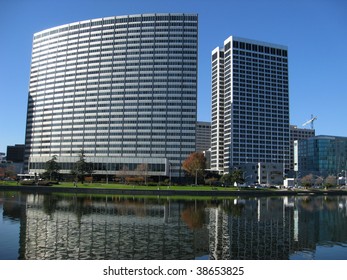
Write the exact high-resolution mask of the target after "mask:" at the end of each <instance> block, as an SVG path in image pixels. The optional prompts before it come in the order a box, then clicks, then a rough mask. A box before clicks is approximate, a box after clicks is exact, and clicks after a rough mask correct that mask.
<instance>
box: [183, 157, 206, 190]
mask: <svg viewBox="0 0 347 280" xmlns="http://www.w3.org/2000/svg"><path fill="white" fill-rule="evenodd" d="M182 168H183V170H184V171H186V172H187V174H189V175H190V176H192V177H195V184H197V179H198V178H203V176H204V173H205V169H206V158H205V156H204V154H203V153H201V152H195V153H192V154H190V155H189V156H188V158H187V159H186V160H185V161H184V162H183V164H182Z"/></svg>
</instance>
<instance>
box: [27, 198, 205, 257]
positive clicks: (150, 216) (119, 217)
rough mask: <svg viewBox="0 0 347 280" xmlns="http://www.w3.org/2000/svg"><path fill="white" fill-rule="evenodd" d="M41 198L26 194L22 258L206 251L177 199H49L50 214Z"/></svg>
mask: <svg viewBox="0 0 347 280" xmlns="http://www.w3.org/2000/svg"><path fill="white" fill-rule="evenodd" d="M42 199H43V197H42V196H33V195H32V196H29V197H28V203H27V216H26V225H27V227H26V234H25V244H26V245H25V251H24V252H23V255H22V258H23V259H194V258H195V257H197V256H199V255H203V254H206V251H207V246H208V245H207V244H208V242H207V236H208V234H207V232H206V228H202V229H194V230H191V229H189V228H188V227H187V225H186V224H185V223H184V222H183V221H182V220H181V217H180V213H181V211H182V210H183V205H182V204H181V203H169V202H167V203H166V204H164V205H156V204H146V203H143V201H141V202H136V201H126V200H125V201H113V200H111V201H108V200H98V201H94V200H90V201H89V200H84V201H81V200H78V201H74V200H71V201H68V200H63V201H49V204H50V205H51V207H52V203H53V204H54V203H55V206H54V211H53V212H52V211H51V210H52V209H53V208H52V209H49V208H47V207H45V206H48V204H47V201H46V202H45V201H44V200H42ZM76 202H77V203H76ZM76 205H77V206H76Z"/></svg>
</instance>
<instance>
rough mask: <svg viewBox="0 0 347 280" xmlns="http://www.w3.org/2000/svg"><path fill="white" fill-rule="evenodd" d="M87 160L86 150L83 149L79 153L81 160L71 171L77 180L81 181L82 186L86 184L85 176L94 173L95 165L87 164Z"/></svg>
mask: <svg viewBox="0 0 347 280" xmlns="http://www.w3.org/2000/svg"><path fill="white" fill-rule="evenodd" d="M85 158H86V157H85V154H84V150H83V149H81V151H80V153H79V160H78V161H76V162H75V164H74V167H73V169H72V171H71V173H72V174H74V175H75V176H76V179H77V180H79V181H81V183H82V184H83V183H84V178H85V176H86V175H91V174H92V173H93V164H92V163H90V162H87V161H86V159H85Z"/></svg>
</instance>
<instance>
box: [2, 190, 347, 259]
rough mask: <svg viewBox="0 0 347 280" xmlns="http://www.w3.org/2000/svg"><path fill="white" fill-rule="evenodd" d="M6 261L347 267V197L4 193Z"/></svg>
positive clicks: (4, 255) (3, 212)
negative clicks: (334, 263) (338, 263)
mask: <svg viewBox="0 0 347 280" xmlns="http://www.w3.org/2000/svg"><path fill="white" fill-rule="evenodd" d="M0 259H27V260H29V259H31V260H45V259H54V260H60V259H69V260H77V259H78V260H80V259H93V260H96V259H100V260H110V259H112V260H117V259H122V260H126V259H135V260H141V259H155V260H160V259H177V260H178V259H187V260H188V259H220V260H221V259H224V260H226V259H233V260H257V259H265V260H275V259H276V260H306V259H308V260H312V259H317V260H318V259H322V260H329V259H334V260H347V197H346V196H297V197H295V196H292V197H257V198H254V197H252V198H243V197H242V198H240V197H238V198H233V199H221V200H217V199H216V200H198V199H197V200H172V199H169V198H166V197H165V198H153V199H150V198H140V197H119V196H90V195H63V194H51V195H42V194H24V193H20V192H18V193H15V192H11V193H10V192H0Z"/></svg>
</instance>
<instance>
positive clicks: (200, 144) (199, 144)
mask: <svg viewBox="0 0 347 280" xmlns="http://www.w3.org/2000/svg"><path fill="white" fill-rule="evenodd" d="M210 148H211V123H210V122H197V123H196V151H197V152H202V151H207V150H209V149H210Z"/></svg>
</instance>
